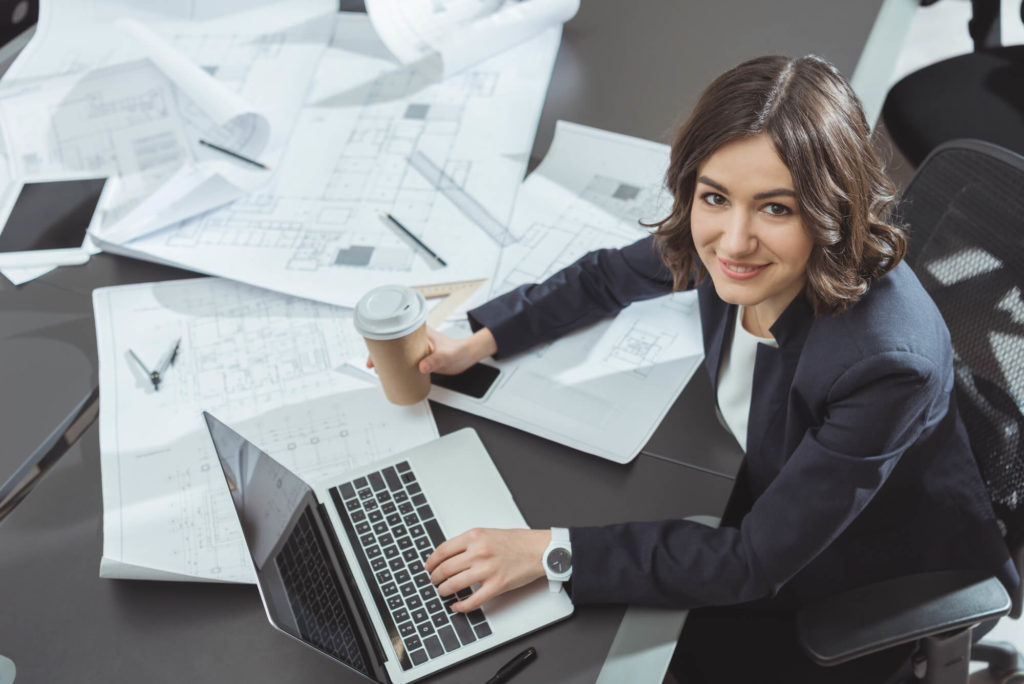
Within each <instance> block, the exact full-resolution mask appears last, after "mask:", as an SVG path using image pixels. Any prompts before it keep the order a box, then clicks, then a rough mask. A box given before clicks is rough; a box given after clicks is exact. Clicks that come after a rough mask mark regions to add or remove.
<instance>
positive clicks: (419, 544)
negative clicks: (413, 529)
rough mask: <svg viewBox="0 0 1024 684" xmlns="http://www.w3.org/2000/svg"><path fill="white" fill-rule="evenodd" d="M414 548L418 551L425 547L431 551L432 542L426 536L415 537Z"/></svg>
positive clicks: (423, 549)
mask: <svg viewBox="0 0 1024 684" xmlns="http://www.w3.org/2000/svg"><path fill="white" fill-rule="evenodd" d="M416 548H417V549H419V550H420V551H426V550H427V549H430V550H431V551H433V550H434V544H433V543H431V541H430V540H429V539H427V538H426V537H416Z"/></svg>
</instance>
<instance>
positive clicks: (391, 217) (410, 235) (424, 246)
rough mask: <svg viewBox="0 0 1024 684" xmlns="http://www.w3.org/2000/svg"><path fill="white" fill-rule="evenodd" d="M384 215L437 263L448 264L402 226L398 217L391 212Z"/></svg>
mask: <svg viewBox="0 0 1024 684" xmlns="http://www.w3.org/2000/svg"><path fill="white" fill-rule="evenodd" d="M385 216H387V217H388V220H389V221H391V222H392V223H394V224H395V225H396V226H398V229H399V230H400V231H402V232H403V233H405V234H406V235H407V236H408V237H409V239H410V240H412V241H413V242H415V243H416V244H417V245H419V246H420V247H421V248H422V249H423V251H424V252H426V253H427V254H429V255H430V256H432V257H433V258H434V259H435V260H436V261H437V263H439V264H441V265H442V266H447V265H448V262H447V261H445V260H444V259H442V258H441V257H439V256H438V255H437V253H436V252H434V250H432V249H430V248H429V247H427V246H426V245H425V244H423V241H422V240H420V239H419V238H418V237H416V236H415V235H413V234H412V231H410V230H409V229H408V228H406V227H405V226H403V225H402V222H401V221H399V220H398V219H396V218H395V217H394V216H392V215H391V214H385Z"/></svg>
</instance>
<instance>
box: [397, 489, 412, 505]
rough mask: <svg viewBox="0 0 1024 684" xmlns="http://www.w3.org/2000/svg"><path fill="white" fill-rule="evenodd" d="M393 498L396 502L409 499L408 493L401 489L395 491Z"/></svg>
mask: <svg viewBox="0 0 1024 684" xmlns="http://www.w3.org/2000/svg"><path fill="white" fill-rule="evenodd" d="M394 500H395V502H397V503H402V502H403V501H408V500H409V495H408V494H406V493H405V492H404V491H402V492H395V496H394Z"/></svg>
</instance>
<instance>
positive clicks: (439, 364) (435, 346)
mask: <svg viewBox="0 0 1024 684" xmlns="http://www.w3.org/2000/svg"><path fill="white" fill-rule="evenodd" d="M427 348H428V349H429V352H428V353H427V356H425V357H424V358H423V360H421V361H420V373H423V374H424V375H425V374H427V373H443V374H445V375H455V374H457V373H461V372H462V371H464V370H466V369H467V368H469V367H470V366H472V365H473V364H474V363H476V362H477V361H479V360H480V359H483V358H486V357H488V356H491V355H493V354H495V353H497V351H498V344H497V343H496V342H495V341H494V335H492V334H491V331H490V330H488V329H487V328H480V330H477V331H476V332H475V333H473V334H472V335H470V336H469V337H464V338H461V339H455V338H454V337H448V336H447V335H445V334H444V333H440V332H438V331H436V330H434V329H433V328H431V327H430V326H427ZM366 367H367V368H373V359H371V358H367V359H366Z"/></svg>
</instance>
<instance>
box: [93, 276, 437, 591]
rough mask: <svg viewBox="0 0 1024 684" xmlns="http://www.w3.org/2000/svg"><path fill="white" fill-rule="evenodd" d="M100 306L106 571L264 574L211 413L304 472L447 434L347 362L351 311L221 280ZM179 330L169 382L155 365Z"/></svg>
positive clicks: (351, 348)
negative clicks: (250, 550)
mask: <svg viewBox="0 0 1024 684" xmlns="http://www.w3.org/2000/svg"><path fill="white" fill-rule="evenodd" d="M93 303H94V309H95V315H96V333H97V345H98V356H99V368H100V371H99V375H100V392H101V394H102V396H103V403H102V407H101V410H100V454H101V472H102V480H103V501H104V525H103V527H104V535H103V539H104V546H103V560H102V564H101V574H102V575H104V576H108V577H125V578H150V579H155V578H164V579H202V580H222V581H235V582H248V581H252V577H251V569H250V564H249V558H248V555H247V554H246V551H245V545H244V542H243V540H242V537H241V530H240V529H239V527H238V521H237V518H236V516H235V512H234V508H233V506H232V503H231V498H230V496H229V494H228V491H227V489H226V487H225V485H224V479H223V476H222V474H221V472H220V466H219V463H218V461H217V457H216V454H215V453H214V451H213V447H212V444H211V442H210V438H209V436H208V435H207V433H206V428H205V423H204V422H203V420H202V415H201V413H202V411H204V410H205V411H209V412H210V413H212V414H213V415H215V416H217V417H218V418H220V419H221V420H223V421H226V422H227V423H228V424H230V425H232V426H233V427H235V428H236V429H237V430H238V431H239V432H240V433H241V434H243V435H245V436H246V437H247V438H248V439H250V440H251V441H253V442H254V443H255V444H257V445H258V446H260V447H261V448H262V449H264V450H265V451H266V452H267V453H269V454H271V455H272V456H274V457H275V458H277V459H278V460H280V461H281V462H282V463H284V464H285V465H286V466H288V467H289V468H292V469H293V470H294V471H295V472H296V473H297V474H299V475H300V476H303V475H308V474H310V473H317V474H323V473H325V472H342V471H344V470H346V469H347V468H350V467H352V466H355V465H361V464H364V463H367V462H370V461H372V460H373V459H376V458H380V457H382V456H386V455H390V454H393V453H397V452H399V451H402V450H404V449H407V448H411V447H413V446H416V445H418V444H422V443H424V442H426V441H429V440H431V439H434V438H436V437H437V428H436V426H435V425H434V421H433V417H432V416H431V414H430V410H429V408H428V406H427V404H426V402H421V403H420V404H418V405H415V406H412V407H397V406H392V405H391V404H389V403H387V401H386V400H385V399H384V397H383V393H382V392H381V391H380V388H379V387H376V386H374V385H373V384H372V383H368V382H366V380H364V379H362V377H360V376H359V375H358V374H351V373H348V372H346V360H347V359H350V358H353V357H358V356H359V355H360V354H362V355H363V356H365V347H364V346H363V341H362V339H361V338H359V336H358V335H357V334H356V333H355V330H354V328H353V326H352V320H351V314H350V312H347V311H344V310H341V309H338V308H336V307H333V306H330V305H326V304H319V303H315V302H310V301H307V300H302V299H297V298H293V297H288V296H285V295H280V294H276V293H271V292H267V291H265V290H260V289H258V288H253V287H248V286H245V285H241V284H238V283H232V282H229V281H223V280H218V279H211V278H203V279H196V280H183V281H173V282H166V283H150V284H143V285H129V286H121V287H110V288H102V289H98V290H96V291H95V292H94V294H93ZM178 340H180V347H179V352H178V354H177V356H176V357H175V360H174V364H173V365H170V366H168V368H167V370H166V371H165V372H164V373H163V374H162V376H161V382H160V383H159V389H157V388H156V387H154V384H153V382H152V381H151V379H150V376H149V375H148V374H147V372H146V371H145V370H144V369H143V368H142V365H143V364H145V365H146V368H147V369H152V368H157V367H158V366H159V365H160V364H161V363H162V360H163V359H166V358H167V355H168V354H169V353H170V352H171V350H172V349H173V348H174V345H175V344H176V342H177V341H178ZM133 353H134V355H135V356H137V357H139V358H138V360H136V359H135V358H134V356H133Z"/></svg>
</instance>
